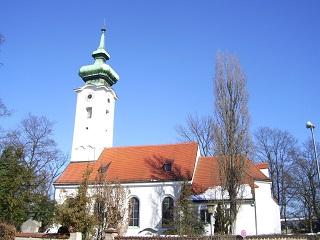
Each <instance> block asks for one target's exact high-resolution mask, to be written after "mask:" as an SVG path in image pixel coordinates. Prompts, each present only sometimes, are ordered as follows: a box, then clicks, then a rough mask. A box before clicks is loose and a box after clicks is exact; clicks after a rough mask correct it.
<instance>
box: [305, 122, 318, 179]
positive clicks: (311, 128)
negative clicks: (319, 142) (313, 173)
mask: <svg viewBox="0 0 320 240" xmlns="http://www.w3.org/2000/svg"><path fill="white" fill-rule="evenodd" d="M306 128H310V130H311V135H312V140H313V148H314V156H315V158H316V162H317V169H318V177H319V182H320V171H319V161H318V153H317V146H316V140H315V139H314V129H315V128H316V126H315V125H313V124H312V123H311V122H310V121H308V122H307V124H306Z"/></svg>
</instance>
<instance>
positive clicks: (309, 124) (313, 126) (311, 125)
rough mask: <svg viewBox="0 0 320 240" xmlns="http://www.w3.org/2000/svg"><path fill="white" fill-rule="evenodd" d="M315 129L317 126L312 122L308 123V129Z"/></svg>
mask: <svg viewBox="0 0 320 240" xmlns="http://www.w3.org/2000/svg"><path fill="white" fill-rule="evenodd" d="M315 127H316V126H315V125H313V124H312V123H311V122H310V121H308V122H307V124H306V128H311V129H313V128H315Z"/></svg>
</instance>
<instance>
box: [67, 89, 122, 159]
mask: <svg viewBox="0 0 320 240" xmlns="http://www.w3.org/2000/svg"><path fill="white" fill-rule="evenodd" d="M75 91H76V92H77V93H78V97H77V106H76V115H75V123H74V134H73V143H72V151H71V161H73V162H74V161H94V160H97V159H98V158H99V156H100V154H101V152H102V151H103V149H104V148H105V147H112V144H113V126H114V107H115V101H116V100H117V99H118V98H117V96H116V94H115V92H114V91H113V89H112V88H111V87H106V86H96V85H91V84H88V85H85V86H83V87H81V88H78V89H75Z"/></svg>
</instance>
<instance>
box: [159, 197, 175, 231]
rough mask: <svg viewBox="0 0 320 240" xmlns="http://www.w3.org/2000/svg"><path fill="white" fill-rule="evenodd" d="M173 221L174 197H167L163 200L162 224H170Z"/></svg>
mask: <svg viewBox="0 0 320 240" xmlns="http://www.w3.org/2000/svg"><path fill="white" fill-rule="evenodd" d="M172 221H173V199H172V198H171V197H165V198H164V199H163V201H162V226H168V225H170V223H171V222H172Z"/></svg>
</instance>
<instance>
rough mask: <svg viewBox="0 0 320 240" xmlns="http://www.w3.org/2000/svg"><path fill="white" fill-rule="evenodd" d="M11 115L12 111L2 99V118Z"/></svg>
mask: <svg viewBox="0 0 320 240" xmlns="http://www.w3.org/2000/svg"><path fill="white" fill-rule="evenodd" d="M11 113H12V111H11V110H9V109H8V108H7V107H6V105H5V104H4V103H3V101H2V99H0V117H9V116H10V115H11Z"/></svg>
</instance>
